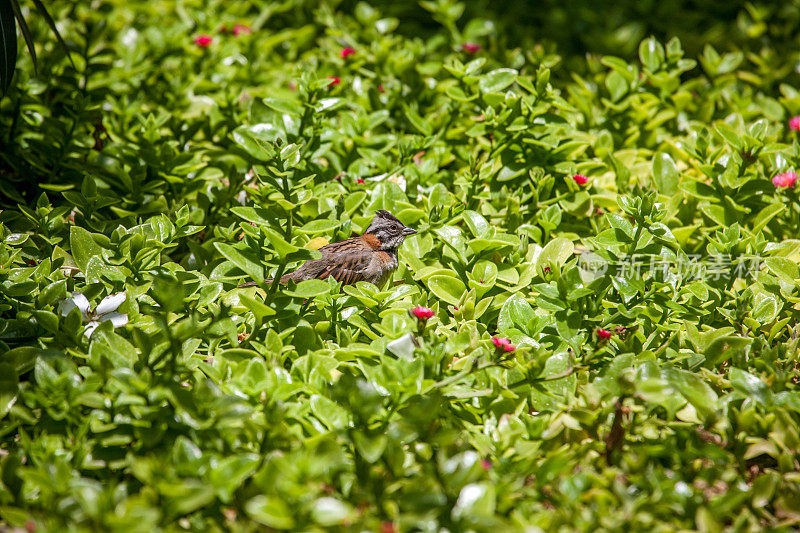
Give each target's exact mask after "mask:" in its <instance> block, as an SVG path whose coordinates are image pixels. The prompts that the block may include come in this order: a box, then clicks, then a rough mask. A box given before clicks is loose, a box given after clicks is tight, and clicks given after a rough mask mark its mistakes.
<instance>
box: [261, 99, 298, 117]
mask: <svg viewBox="0 0 800 533" xmlns="http://www.w3.org/2000/svg"><path fill="white" fill-rule="evenodd" d="M263 102H264V104H265V105H266V106H267V107H269V108H270V109H274V110H275V111H277V112H279V113H288V114H289V115H295V116H298V117H299V116H300V115H302V114H303V107H302V105H301V104H300V103H299V102H297V101H294V100H288V99H286V98H274V97H267V98H264V100H263Z"/></svg>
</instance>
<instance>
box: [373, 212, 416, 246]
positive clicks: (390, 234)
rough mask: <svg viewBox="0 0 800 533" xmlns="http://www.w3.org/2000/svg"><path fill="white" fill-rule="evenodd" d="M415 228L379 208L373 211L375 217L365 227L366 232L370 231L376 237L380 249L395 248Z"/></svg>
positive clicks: (411, 233) (414, 231) (413, 231)
mask: <svg viewBox="0 0 800 533" xmlns="http://www.w3.org/2000/svg"><path fill="white" fill-rule="evenodd" d="M416 232H417V230H415V229H413V228H409V227H408V226H405V225H403V223H402V222H400V221H399V220H397V217H395V216H394V215H393V214H391V213H390V212H388V211H386V210H385V209H380V210H378V211H376V212H375V218H373V219H372V223H371V224H370V225H369V227H368V228H367V233H371V234H373V235H375V237H377V238H378V240H379V241H380V243H381V249H382V250H396V249H397V247H398V246H400V245H401V244H403V241H404V240H405V238H406V237H408V236H409V235H413V234H415V233H416Z"/></svg>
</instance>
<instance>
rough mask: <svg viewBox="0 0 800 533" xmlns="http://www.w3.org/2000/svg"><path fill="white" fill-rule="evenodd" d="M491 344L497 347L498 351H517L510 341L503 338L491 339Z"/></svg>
mask: <svg viewBox="0 0 800 533" xmlns="http://www.w3.org/2000/svg"><path fill="white" fill-rule="evenodd" d="M492 344H494V345H495V346H497V350H498V351H504V352H513V351H514V350H516V349H517V347H516V346H514V345H513V344H511V341H510V340H509V339H506V338H505V337H492Z"/></svg>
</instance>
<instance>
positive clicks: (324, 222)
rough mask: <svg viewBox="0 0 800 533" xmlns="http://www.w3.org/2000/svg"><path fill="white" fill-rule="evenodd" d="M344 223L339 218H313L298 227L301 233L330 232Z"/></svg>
mask: <svg viewBox="0 0 800 533" xmlns="http://www.w3.org/2000/svg"><path fill="white" fill-rule="evenodd" d="M341 225H342V223H341V221H339V220H330V219H321V220H312V221H311V222H308V223H307V224H304V225H303V226H301V227H299V228H297V231H299V232H300V233H308V234H311V235H314V234H317V233H328V232H329V231H331V230H334V229H336V228H338V227H339V226H341Z"/></svg>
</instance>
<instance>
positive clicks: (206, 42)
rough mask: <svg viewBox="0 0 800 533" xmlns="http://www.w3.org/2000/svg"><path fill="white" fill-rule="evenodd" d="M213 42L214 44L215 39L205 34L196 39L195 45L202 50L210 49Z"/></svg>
mask: <svg viewBox="0 0 800 533" xmlns="http://www.w3.org/2000/svg"><path fill="white" fill-rule="evenodd" d="M212 42H214V38H213V37H211V36H210V35H207V34H205V33H204V34H203V35H198V36H197V37H195V38H194V44H196V45H197V46H200V47H202V48H208V47H209V46H211V43H212Z"/></svg>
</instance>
